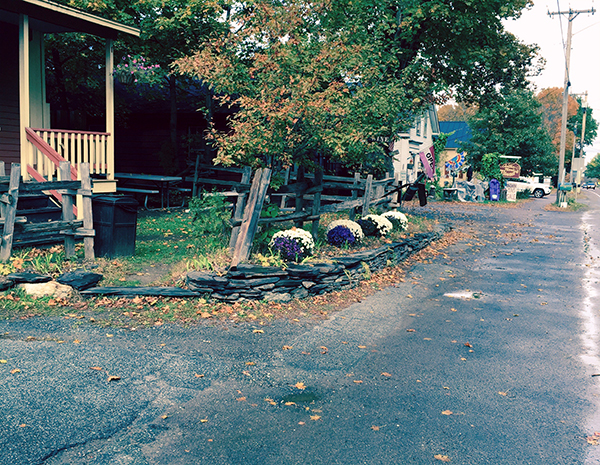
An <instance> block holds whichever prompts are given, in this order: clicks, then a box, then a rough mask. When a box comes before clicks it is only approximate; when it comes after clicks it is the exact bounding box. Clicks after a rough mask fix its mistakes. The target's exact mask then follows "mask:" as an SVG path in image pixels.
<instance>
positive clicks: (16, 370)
mask: <svg viewBox="0 0 600 465" xmlns="http://www.w3.org/2000/svg"><path fill="white" fill-rule="evenodd" d="M15 373H21V370H20V369H19V368H15V369H14V370H10V374H11V375H14V374H15Z"/></svg>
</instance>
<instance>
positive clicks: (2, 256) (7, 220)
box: [0, 163, 21, 262]
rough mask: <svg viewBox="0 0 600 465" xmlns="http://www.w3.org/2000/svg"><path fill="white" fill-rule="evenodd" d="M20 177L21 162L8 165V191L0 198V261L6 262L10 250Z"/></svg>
mask: <svg viewBox="0 0 600 465" xmlns="http://www.w3.org/2000/svg"><path fill="white" fill-rule="evenodd" d="M20 179H21V164H20V163H13V164H12V165H11V167H10V181H9V184H8V192H7V193H6V194H4V195H3V196H2V197H1V198H0V200H1V201H2V203H3V204H4V205H5V212H6V215H5V217H4V233H3V234H2V244H1V245H0V261H2V262H7V261H8V259H9V258H10V254H11V251H12V244H13V238H14V231H15V218H16V217H17V202H18V201H19V181H20Z"/></svg>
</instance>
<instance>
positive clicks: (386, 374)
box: [381, 371, 392, 378]
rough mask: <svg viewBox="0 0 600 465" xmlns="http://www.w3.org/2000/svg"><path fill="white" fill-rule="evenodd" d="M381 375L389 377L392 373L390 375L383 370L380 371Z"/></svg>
mask: <svg viewBox="0 0 600 465" xmlns="http://www.w3.org/2000/svg"><path fill="white" fill-rule="evenodd" d="M381 376H385V377H386V378H390V377H391V376H392V375H390V374H389V373H387V372H385V371H384V372H383V373H381Z"/></svg>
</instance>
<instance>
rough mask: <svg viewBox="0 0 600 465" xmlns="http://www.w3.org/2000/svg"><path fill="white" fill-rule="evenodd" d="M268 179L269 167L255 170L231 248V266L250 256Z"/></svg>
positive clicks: (269, 174) (269, 176) (269, 177)
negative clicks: (246, 203) (235, 238)
mask: <svg viewBox="0 0 600 465" xmlns="http://www.w3.org/2000/svg"><path fill="white" fill-rule="evenodd" d="M270 181H271V169H270V168H261V169H258V170H256V173H255V174H254V179H253V180H252V187H251V188H250V194H249V195H248V205H247V207H246V210H245V212H244V218H243V220H242V224H241V226H240V231H239V234H238V237H237V240H236V243H235V248H234V250H233V258H232V259H231V266H232V267H234V266H237V265H238V264H239V263H240V262H241V261H243V260H247V259H248V257H249V256H250V249H251V247H252V241H253V240H254V235H255V234H256V230H257V229H258V220H259V218H260V212H261V210H262V206H263V203H264V201H265V197H266V195H267V188H268V187H269V182H270Z"/></svg>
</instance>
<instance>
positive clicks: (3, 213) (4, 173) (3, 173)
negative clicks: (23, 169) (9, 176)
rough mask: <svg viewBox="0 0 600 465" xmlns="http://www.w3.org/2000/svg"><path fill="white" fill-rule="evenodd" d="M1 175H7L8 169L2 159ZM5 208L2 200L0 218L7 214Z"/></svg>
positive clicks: (0, 163) (0, 164) (0, 165)
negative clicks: (6, 169)
mask: <svg viewBox="0 0 600 465" xmlns="http://www.w3.org/2000/svg"><path fill="white" fill-rule="evenodd" d="M0 176H6V171H5V168H4V162H3V161H0ZM4 210H5V208H4V203H3V202H0V218H4V217H5V216H6V212H5V211H4ZM0 240H1V239H0Z"/></svg>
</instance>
